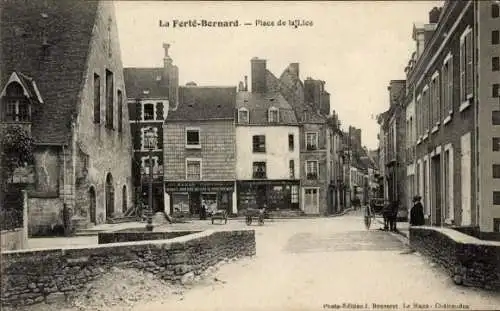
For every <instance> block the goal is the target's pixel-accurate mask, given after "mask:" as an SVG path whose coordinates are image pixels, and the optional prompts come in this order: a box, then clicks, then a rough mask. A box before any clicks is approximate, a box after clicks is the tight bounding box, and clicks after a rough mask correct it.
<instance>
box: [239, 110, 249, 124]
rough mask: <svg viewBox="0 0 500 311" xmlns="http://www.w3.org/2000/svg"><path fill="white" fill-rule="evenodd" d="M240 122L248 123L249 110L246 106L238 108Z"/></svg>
mask: <svg viewBox="0 0 500 311" xmlns="http://www.w3.org/2000/svg"><path fill="white" fill-rule="evenodd" d="M238 122H239V123H248V110H247V109H245V108H240V109H239V110H238Z"/></svg>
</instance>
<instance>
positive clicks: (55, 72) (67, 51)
mask: <svg viewBox="0 0 500 311" xmlns="http://www.w3.org/2000/svg"><path fill="white" fill-rule="evenodd" d="M0 35H1V38H2V41H1V43H0V44H1V48H2V53H1V54H0V73H1V75H0V89H1V90H2V91H1V93H0V94H1V98H0V112H1V113H0V125H1V127H0V128H5V127H8V126H10V125H16V124H17V125H22V126H24V127H25V128H26V129H27V130H28V132H29V133H30V135H31V136H32V137H33V139H34V142H35V151H34V158H35V162H34V175H35V178H34V182H33V183H31V184H30V185H29V188H28V190H29V195H28V196H29V198H28V202H27V203H28V208H29V214H28V217H29V233H30V234H31V235H36V234H50V233H51V230H52V229H53V228H54V227H56V226H57V225H60V224H61V223H62V209H63V205H66V206H67V207H69V208H71V209H72V211H73V215H74V217H73V219H74V221H75V223H76V225H78V226H87V225H88V224H89V223H94V224H99V223H103V222H105V221H106V220H107V219H109V218H112V217H114V216H115V215H118V214H120V213H122V212H123V211H125V210H126V209H127V208H128V207H129V206H130V204H131V190H132V188H131V179H130V172H131V167H130V157H131V155H132V153H131V146H130V129H129V127H128V126H126V124H127V120H128V109H127V105H126V104H125V99H126V94H125V85H124V82H123V69H122V62H121V56H120V45H119V42H118V32H117V27H116V19H115V15H114V8H113V3H112V2H109V1H100V2H97V1H90V2H87V1H85V2H84V1H75V0H69V1H56V0H47V1H30V2H23V4H22V5H20V3H19V2H17V1H6V2H3V3H2V10H1V18H0Z"/></svg>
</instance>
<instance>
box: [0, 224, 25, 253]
mask: <svg viewBox="0 0 500 311" xmlns="http://www.w3.org/2000/svg"><path fill="white" fill-rule="evenodd" d="M27 243H28V240H27V236H26V233H25V230H24V229H23V228H18V229H14V230H2V231H0V250H1V251H2V252H3V251H11V250H17V249H23V248H25V247H26V244H27Z"/></svg>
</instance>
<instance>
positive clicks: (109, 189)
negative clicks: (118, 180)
mask: <svg viewBox="0 0 500 311" xmlns="http://www.w3.org/2000/svg"><path fill="white" fill-rule="evenodd" d="M114 211H115V189H114V187H113V176H112V175H111V173H108V175H106V219H109V218H111V217H112V216H113V212H114Z"/></svg>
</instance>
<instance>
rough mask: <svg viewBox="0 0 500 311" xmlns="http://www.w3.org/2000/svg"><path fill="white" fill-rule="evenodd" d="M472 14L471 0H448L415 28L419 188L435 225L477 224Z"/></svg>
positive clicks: (413, 80)
mask: <svg viewBox="0 0 500 311" xmlns="http://www.w3.org/2000/svg"><path fill="white" fill-rule="evenodd" d="M474 16H475V15H474V4H473V2H472V1H446V2H445V4H444V7H443V8H434V9H433V10H432V11H431V12H430V13H429V24H427V25H424V27H422V28H419V27H415V31H414V39H415V40H416V42H417V55H416V63H415V65H414V66H413V68H412V69H411V70H410V71H409V72H408V76H407V81H408V83H409V85H410V86H409V88H410V90H411V91H412V92H413V97H414V102H415V115H416V120H417V124H416V125H417V126H416V137H417V141H416V159H417V161H416V173H417V174H416V179H417V193H419V194H420V195H421V196H422V198H423V204H424V208H425V213H426V217H427V220H426V221H427V223H428V224H432V225H438V226H439V225H444V224H448V225H451V224H454V225H458V226H477V225H478V224H479V219H478V206H477V204H476V202H477V198H478V197H477V190H478V188H477V167H476V163H477V159H476V155H477V153H476V152H474V151H475V146H476V137H477V136H476V135H478V134H479V133H478V132H476V130H475V126H476V122H475V112H476V110H475V107H476V105H475V104H474V103H475V102H476V100H477V92H476V88H475V87H474V81H475V80H476V79H475V71H476V70H475V68H476V65H477V61H476V58H475V57H474V50H475V49H474V47H475V46H476V44H475V37H474V35H473V34H474V31H473V27H474V20H475V17H474ZM422 46H423V49H422V48H421V47H422Z"/></svg>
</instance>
